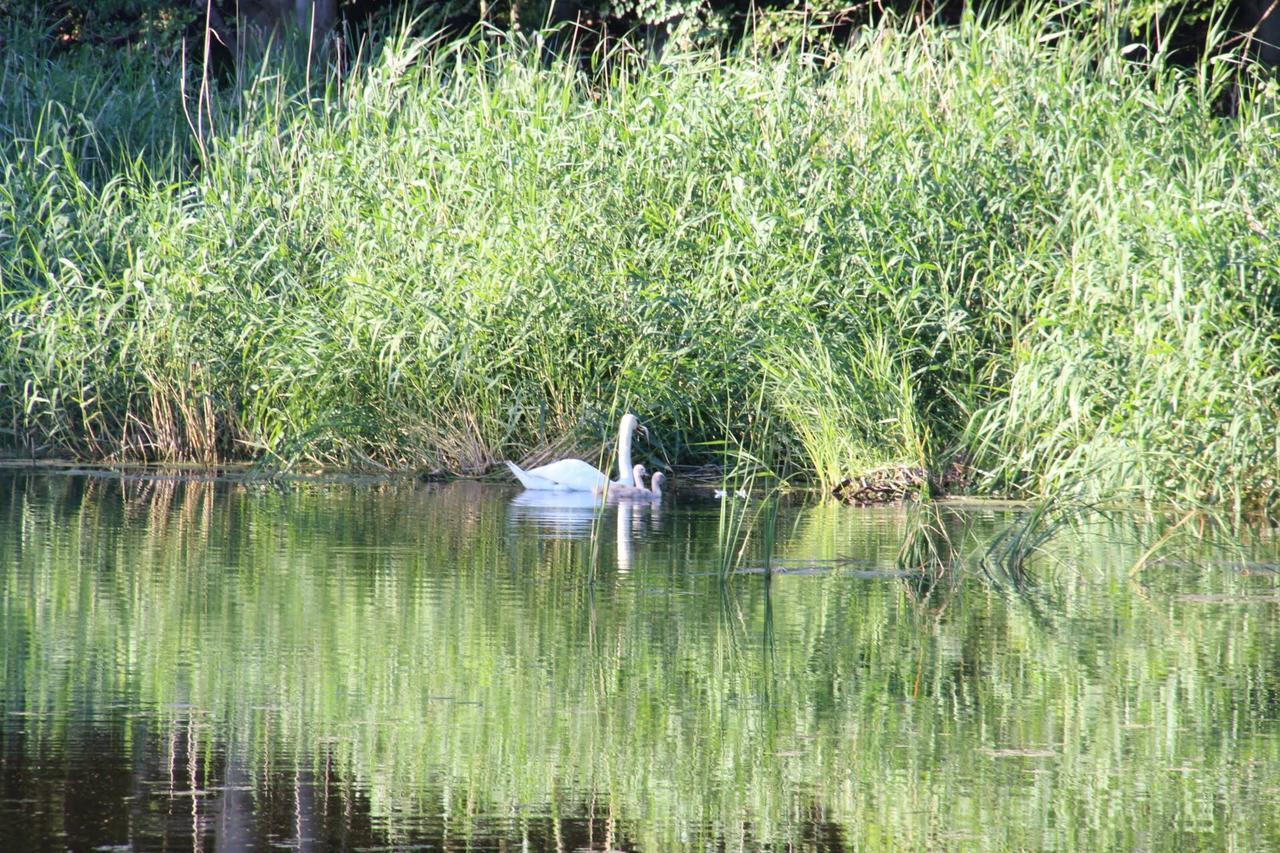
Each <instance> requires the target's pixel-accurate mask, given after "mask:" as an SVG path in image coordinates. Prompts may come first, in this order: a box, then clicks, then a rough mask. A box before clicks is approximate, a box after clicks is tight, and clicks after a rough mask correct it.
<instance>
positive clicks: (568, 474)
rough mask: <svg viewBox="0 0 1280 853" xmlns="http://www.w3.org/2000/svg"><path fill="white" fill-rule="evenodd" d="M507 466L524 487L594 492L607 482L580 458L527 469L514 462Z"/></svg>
mask: <svg viewBox="0 0 1280 853" xmlns="http://www.w3.org/2000/svg"><path fill="white" fill-rule="evenodd" d="M507 467H508V468H510V469H511V473H512V474H515V475H516V479H517V480H519V481H520V484H521V485H522V486H524V487H525V488H526V489H539V490H553V491H559V492H594V491H598V490H600V489H603V488H604V487H605V485H606V484H607V483H608V482H609V478H608V477H606V476H605V475H604V472H603V471H601V470H600V469H599V468H597V467H595V466H594V465H590V464H588V463H586V462H583V461H582V460H581V459H561V460H559V461H558V462H551V463H549V464H547V465H540V466H539V467H537V468H530V469H529V470H528V471H525V470H523V469H522V468H521V467H520V466H519V465H517V464H515V463H514V462H508V463H507Z"/></svg>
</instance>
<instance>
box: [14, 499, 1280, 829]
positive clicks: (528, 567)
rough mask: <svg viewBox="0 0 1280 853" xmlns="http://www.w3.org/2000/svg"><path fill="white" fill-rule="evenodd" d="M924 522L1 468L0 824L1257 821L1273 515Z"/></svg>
mask: <svg viewBox="0 0 1280 853" xmlns="http://www.w3.org/2000/svg"><path fill="white" fill-rule="evenodd" d="M941 518H942V522H941V523H942V526H943V527H944V528H945V529H946V531H947V534H948V538H949V539H950V541H952V543H953V544H954V545H955V546H956V547H955V548H954V550H953V552H952V553H951V555H950V558H949V559H948V560H947V561H944V563H943V564H942V565H943V567H944V570H943V571H941V572H934V573H925V572H907V573H900V572H898V571H897V570H896V568H895V556H896V555H897V553H898V551H899V548H900V546H901V545H902V543H903V541H904V539H906V538H907V537H908V536H909V535H911V531H912V529H913V527H912V525H913V524H914V523H915V521H914V520H913V517H912V515H911V513H910V512H909V511H908V510H905V509H903V508H900V507H899V508H885V509H875V510H857V509H848V508H842V507H836V506H808V507H801V506H798V507H791V508H786V509H784V510H782V512H781V513H780V514H779V516H778V518H777V523H776V545H775V546H774V548H773V550H772V552H771V556H772V559H773V561H774V562H773V565H774V566H775V567H777V568H780V569H781V571H780V572H778V573H775V574H773V575H772V576H771V577H770V576H768V575H766V574H765V573H764V572H763V571H762V567H763V561H764V558H765V553H764V548H765V546H764V544H763V541H764V539H765V538H766V537H765V536H764V535H763V531H762V526H761V525H757V526H756V527H755V528H754V529H753V533H752V538H751V539H750V540H748V541H747V543H746V547H745V549H743V548H741V543H739V544H738V545H737V546H735V550H742V553H743V554H744V556H743V559H742V563H741V566H742V568H743V569H745V570H746V571H744V572H743V573H741V574H739V575H738V576H736V577H734V578H733V579H732V580H731V581H730V582H729V583H722V582H721V581H720V580H719V578H718V574H717V573H718V569H719V566H720V565H721V560H722V554H723V550H724V549H723V548H722V546H721V544H720V541H719V538H718V532H717V531H718V529H719V527H720V524H719V522H720V508H719V506H718V505H716V504H715V503H712V502H697V501H691V500H687V499H685V500H680V501H669V502H668V503H667V504H666V505H664V506H662V507H661V508H651V507H648V506H626V505H624V506H620V507H614V508H609V509H607V510H605V511H604V513H603V514H602V515H599V516H598V517H597V516H596V515H594V514H593V513H592V511H591V510H590V509H586V508H573V507H550V506H541V505H538V504H537V503H532V502H530V501H529V499H528V498H527V497H525V498H521V497H519V496H518V495H517V494H516V493H515V492H513V491H512V490H509V489H503V488H499V487H485V486H477V485H472V484H454V485H449V486H421V485H419V486H413V485H406V484H402V485H308V486H294V487H290V488H289V489H287V490H284V491H279V490H275V489H272V488H268V487H262V486H246V485H243V484H235V483H230V482H185V483H184V482H176V481H166V480H122V479H120V478H111V477H100V476H99V477H75V476H29V475H5V476H0V666H2V667H3V689H2V690H0V848H3V849H5V850H48V849H73V850H93V849H137V850H161V849H163V850H188V849H199V850H244V849H258V850H267V849H272V848H298V849H338V848H346V849H388V848H397V849H410V848H417V849H427V850H430V849H448V850H472V849H474V850H489V849H493V850H565V851H572V850H579V849H591V850H613V849H623V850H650V851H663V850H678V849H698V850H722V849H723V850H739V849H746V850H758V849H776V850H844V849H859V850H861V849H948V850H950V849H996V850H1015V849H1062V850H1088V849H1103V848H1111V849H1125V850H1131V849H1147V850H1169V849H1179V848H1188V849H1191V848H1215V849H1216V848H1229V849H1277V848H1280V808H1278V807H1277V804H1280V542H1278V541H1277V534H1276V531H1275V530H1274V529H1271V530H1267V529H1263V530H1259V531H1254V532H1253V533H1252V534H1250V535H1249V536H1246V537H1242V538H1243V539H1244V540H1245V541H1244V543H1242V542H1241V538H1235V539H1234V540H1232V541H1225V542H1224V541H1217V542H1207V543H1199V544H1188V543H1182V544H1179V542H1180V537H1179V536H1172V537H1171V538H1170V539H1169V542H1170V543H1171V544H1170V547H1168V548H1164V549H1162V550H1160V551H1159V552H1157V553H1155V554H1153V555H1152V557H1151V558H1150V559H1149V560H1148V561H1147V562H1146V564H1145V566H1144V567H1142V568H1141V569H1140V571H1138V572H1137V573H1136V574H1134V576H1133V577H1130V574H1131V568H1132V567H1133V566H1134V565H1135V563H1138V562H1139V560H1140V558H1141V557H1142V555H1143V554H1144V552H1146V551H1147V549H1148V548H1149V546H1150V545H1151V544H1152V543H1154V542H1155V541H1157V540H1158V539H1160V538H1161V536H1162V535H1163V534H1164V533H1166V532H1167V531H1168V530H1169V528H1170V526H1171V522H1169V521H1164V522H1161V521H1158V520H1156V521H1148V522H1141V521H1138V520H1135V519H1133V518H1115V517H1113V518H1109V519H1107V518H1097V519H1092V520H1089V521H1087V522H1082V523H1081V524H1079V525H1078V526H1077V527H1076V528H1075V529H1070V530H1065V531H1063V532H1062V533H1060V534H1059V535H1058V536H1057V537H1056V538H1055V539H1053V540H1052V541H1051V542H1050V543H1049V544H1048V545H1047V546H1046V547H1045V549H1044V551H1043V552H1042V553H1040V554H1038V555H1036V556H1035V557H1033V558H1032V559H1031V560H1030V561H1029V562H1028V563H1027V565H1026V569H1025V573H1023V574H1015V575H1010V574H1008V573H1006V572H1002V571H1001V570H1000V568H999V566H998V565H996V564H994V563H991V562H989V563H988V564H986V566H985V567H984V566H983V565H982V564H981V562H980V561H979V560H978V559H977V557H979V556H981V554H982V553H984V552H985V550H986V549H987V548H989V546H990V543H991V542H993V541H996V540H997V538H998V537H999V536H1000V535H1001V533H1002V532H1005V531H1010V530H1017V529H1018V525H1020V524H1025V522H1026V518H1027V515H1026V513H1023V512H1018V511H1014V510H1007V509H993V508H980V507H979V508H970V509H962V508H948V509H946V510H944V511H943V512H942V516H941ZM1005 541H1008V537H1006V540H1005Z"/></svg>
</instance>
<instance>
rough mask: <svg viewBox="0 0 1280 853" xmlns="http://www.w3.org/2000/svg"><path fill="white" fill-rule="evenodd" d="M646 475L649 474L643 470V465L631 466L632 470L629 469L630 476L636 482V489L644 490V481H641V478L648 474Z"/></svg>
mask: <svg viewBox="0 0 1280 853" xmlns="http://www.w3.org/2000/svg"><path fill="white" fill-rule="evenodd" d="M648 473H649V472H648V471H646V470H645V468H644V466H643V465H633V466H632V468H631V476H632V477H634V478H635V481H636V488H638V489H643V488H644V480H643V479H642V478H643V477H644V475H645V474H648Z"/></svg>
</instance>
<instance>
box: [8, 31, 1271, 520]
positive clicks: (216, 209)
mask: <svg viewBox="0 0 1280 853" xmlns="http://www.w3.org/2000/svg"><path fill="white" fill-rule="evenodd" d="M6 26H8V27H9V30H7V31H6V39H7V43H9V44H23V45H25V46H24V47H23V48H22V49H21V50H18V51H8V52H6V56H5V59H4V61H3V72H2V76H0V86H2V87H3V89H2V91H3V94H4V97H3V106H0V124H3V125H4V126H5V127H6V128H11V129H12V130H13V132H12V133H10V134H6V135H5V136H4V140H3V141H0V168H2V169H3V170H4V174H5V176H6V177H5V181H4V182H3V186H2V187H0V314H2V315H3V317H4V324H5V326H6V328H7V329H8V334H6V335H5V336H4V338H3V340H0V390H2V391H3V394H0V400H3V402H0V425H2V427H3V429H4V432H3V433H0V441H3V442H4V443H5V444H7V445H8V446H9V447H11V448H12V449H14V450H20V451H22V452H33V453H45V454H50V453H53V454H64V455H66V454H70V455H76V456H81V457H90V458H126V457H135V458H136V457H141V458H146V459H175V460H176V459H184V460H191V459H194V460H204V461H215V460H221V459H228V458H244V457H248V458H255V459H265V460H273V459H279V460H297V461H302V462H307V463H322V464H333V463H337V464H354V465H378V466H391V467H409V466H421V467H428V468H432V469H435V468H447V469H450V470H454V471H461V472H474V471H481V470H484V469H486V468H487V467H488V466H489V465H491V464H492V463H493V462H494V461H495V460H497V459H501V458H523V457H526V456H529V455H532V454H536V453H538V452H539V451H545V449H546V448H549V447H557V448H563V449H564V450H565V452H586V451H588V450H589V449H590V447H591V446H592V443H591V439H592V436H594V435H598V434H599V433H600V432H601V431H602V430H603V429H604V425H605V424H606V423H607V421H608V413H607V412H606V406H604V405H602V404H601V401H605V400H609V401H613V400H621V401H623V403H624V405H625V406H626V407H627V408H629V409H632V410H634V411H636V412H637V413H638V414H640V415H641V416H642V417H643V418H645V419H646V420H648V421H650V422H651V423H652V424H653V425H654V426H656V427H657V428H658V429H659V430H660V432H661V433H662V435H663V436H664V447H665V449H666V450H667V452H669V453H670V455H671V458H672V459H673V460H676V461H681V460H690V459H699V458H700V459H702V460H706V459H708V458H710V457H712V456H713V453H712V452H711V451H710V449H709V448H710V447H711V446H712V445H711V442H714V441H719V440H721V439H722V438H723V437H724V436H725V435H726V434H727V435H730V436H733V437H735V440H744V439H745V437H746V436H747V434H748V433H749V432H750V430H751V429H752V423H751V421H750V420H749V419H748V415H749V414H750V412H751V411H752V407H750V406H744V405H741V402H740V401H742V400H747V399H755V395H756V394H757V393H759V389H761V388H763V389H764V391H763V397H761V398H760V399H761V401H762V402H761V407H760V410H761V411H763V412H767V413H768V414H769V416H770V417H771V418H773V420H774V423H775V425H776V429H775V430H774V432H773V435H774V436H775V438H776V442H775V445H774V447H773V449H772V451H771V452H772V454H773V456H774V457H775V459H776V467H777V469H778V470H779V471H780V472H781V473H783V474H784V475H785V476H790V475H793V474H802V475H805V476H807V477H809V478H812V479H813V480H816V481H818V482H819V483H828V484H829V483H831V482H833V481H838V480H839V479H840V478H841V477H843V476H849V475H857V474H859V473H863V472H864V471H865V470H867V469H869V468H875V467H878V466H883V465H888V464H911V465H920V464H925V465H930V466H932V465H936V464H938V461H939V460H943V459H947V458H952V457H956V458H962V459H966V460H968V461H969V462H970V463H972V464H973V465H974V467H975V472H976V485H977V488H979V489H981V490H984V491H992V492H1004V493H1016V494H1025V495H1032V496H1034V495H1040V496H1044V495H1050V494H1054V493H1057V492H1061V491H1064V490H1068V491H1072V492H1073V493H1074V491H1075V487H1076V484H1077V483H1078V482H1084V483H1086V484H1087V486H1088V489H1090V490H1092V492H1093V495H1092V497H1098V498H1101V497H1112V498H1117V497H1119V498H1126V499H1127V498H1137V499H1143V500H1151V501H1174V502H1178V503H1188V504H1204V503H1210V504H1217V505H1221V506H1229V507H1235V508H1238V509H1240V510H1244V509H1248V508H1253V507H1260V506H1262V507H1265V506H1274V505H1275V503H1276V501H1277V500H1278V499H1280V498H1278V494H1280V486H1278V485H1277V480H1278V478H1277V473H1276V472H1277V469H1278V467H1280V446H1278V445H1277V442H1276V439H1275V436H1276V435H1277V434H1280V407H1278V406H1277V404H1276V402H1275V400H1276V399H1277V394H1276V390H1277V389H1276V386H1275V382H1276V380H1275V377H1276V376H1277V375H1280V370H1277V367H1278V366H1280V355H1278V352H1280V351H1278V350H1277V333H1276V328H1277V325H1276V324H1277V306H1280V301H1278V297H1277V293H1280V291H1277V285H1276V283H1275V282H1276V280H1277V277H1276V275H1275V271H1276V269H1277V268H1280V254H1277V253H1278V252H1280V249H1277V248H1276V247H1277V246H1278V245H1280V242H1278V241H1276V240H1275V239H1274V237H1275V234H1274V233H1273V231H1274V228H1272V227H1271V226H1270V225H1269V224H1268V223H1270V222H1273V221H1276V219H1277V216H1276V215H1275V214H1276V209H1277V206H1278V202H1280V186H1278V183H1277V181H1276V180H1275V178H1274V174H1275V168H1274V167H1275V163H1274V158H1273V157H1272V156H1271V155H1270V154H1268V153H1267V152H1271V151H1274V150H1276V143H1277V142H1278V141H1280V128H1278V127H1277V121H1276V119H1275V98H1276V90H1275V87H1274V86H1268V85H1266V84H1263V83H1259V84H1258V85H1256V86H1253V87H1252V88H1248V89H1244V90H1242V92H1243V94H1242V96H1241V97H1240V98H1239V99H1238V108H1237V109H1236V111H1235V113H1234V114H1232V115H1229V116H1224V115H1219V114H1217V113H1215V107H1216V105H1217V104H1219V103H1220V96H1221V93H1222V90H1223V85H1224V81H1225V80H1226V78H1225V77H1224V76H1223V75H1224V73H1225V72H1224V71H1223V70H1222V69H1223V68H1225V67H1227V66H1228V65H1229V63H1222V62H1219V63H1216V64H1206V65H1204V66H1201V67H1198V68H1194V69H1190V70H1182V69H1177V68H1174V67H1171V66H1170V64H1169V63H1168V62H1167V59H1166V57H1164V56H1162V55H1157V56H1154V57H1149V58H1148V59H1147V60H1146V61H1143V62H1135V61H1129V60H1126V59H1125V58H1124V56H1123V55H1122V47H1123V45H1122V44H1121V43H1120V42H1118V41H1117V40H1116V39H1115V38H1114V33H1110V32H1104V31H1102V30H1097V31H1090V30H1080V31H1072V30H1064V29H1062V28H1061V26H1060V25H1059V23H1058V22H1057V21H1056V20H1055V19H1054V18H1053V17H1052V16H1051V15H1049V14H1047V13H1045V12H1043V11H1041V12H1040V13H1037V14H1033V15H1028V16H1025V17H1021V18H1008V19H1005V18H993V17H989V16H988V17H983V16H974V17H968V18H966V19H965V21H964V22H963V23H962V24H961V25H960V26H959V27H952V28H947V27H941V26H935V25H932V24H929V25H923V26H917V25H909V26H908V25H885V26H883V27H880V28H878V29H872V30H868V31H866V32H865V33H863V34H862V35H861V37H860V38H859V39H858V41H857V44H856V46H854V47H852V48H850V49H849V50H847V51H844V52H841V53H831V54H824V55H821V56H817V55H810V54H806V53H804V52H802V51H800V50H798V49H796V50H792V51H790V52H783V53H782V54H781V55H770V56H768V57H760V56H757V55H753V54H752V53H751V52H750V51H744V52H740V53H734V54H731V55H724V56H721V55H716V54H714V53H703V54H692V55H683V56H671V57H668V58H666V59H664V60H662V61H660V62H654V61H649V62H645V61H640V60H638V59H636V58H635V57H633V56H632V55H631V54H629V53H627V52H626V51H625V50H623V49H620V50H619V51H618V52H617V54H616V55H611V56H608V57H601V58H599V61H598V62H597V63H596V64H595V65H594V67H588V68H587V69H586V70H584V65H583V64H582V63H579V62H577V61H569V60H559V59H552V60H547V59H546V54H545V51H543V50H541V49H540V46H539V44H538V42H537V39H538V38H539V37H538V36H536V35H535V36H532V37H530V38H531V41H528V42H522V41H519V40H505V41H495V40H469V41H463V42H459V43H453V44H432V43H427V42H419V41H413V40H411V39H408V38H405V37H398V38H394V37H393V38H389V39H387V40H386V42H385V43H384V44H383V45H382V46H381V47H380V48H379V49H378V50H376V51H370V52H368V53H365V54H363V55H362V56H361V60H360V64H359V66H358V67H357V68H355V69H348V70H347V71H346V72H344V74H342V75H338V74H335V73H329V74H324V73H316V74H312V75H310V76H309V77H308V76H307V75H306V74H305V69H302V68H299V67H298V66H296V65H294V64H290V63H289V62H286V61H284V60H281V61H279V62H272V61H267V62H264V64H263V65H262V66H260V68H259V70H258V71H256V72H254V73H248V72H245V73H244V75H243V77H242V78H241V79H239V80H237V81H236V85H235V86H223V85H219V86H214V88H213V89H212V91H211V92H210V94H209V98H210V100H211V104H212V109H213V111H214V112H216V113H217V118H216V121H215V122H214V128H215V131H216V132H215V133H214V134H213V135H212V136H210V137H209V138H207V139H206V140H204V141H205V153H204V155H203V157H201V156H200V155H199V154H198V152H197V151H196V148H195V146H194V144H193V141H192V139H191V138H190V133H189V131H188V130H186V122H185V120H184V119H183V116H182V110H181V106H182V104H181V98H180V97H179V94H180V90H181V88H182V87H181V86H180V85H179V80H178V77H177V75H178V74H180V73H182V72H181V69H180V64H179V63H175V62H174V61H173V58H172V57H170V58H168V59H166V58H164V57H159V58H157V57H152V58H151V59H150V60H148V59H146V57H133V58H132V59H130V60H129V62H130V63H132V64H117V65H113V64H112V63H111V61H107V60H104V59H103V57H101V56H96V58H95V56H90V57H88V58H86V57H85V56H84V55H80V54H56V53H55V52H53V51H52V49H51V48H50V47H49V46H48V45H45V44H43V43H41V42H40V41H39V39H38V38H37V37H35V36H34V35H32V34H30V33H26V34H25V35H24V33H23V32H22V31H21V25H20V23H14V22H7V23H6ZM22 39H26V41H22ZM107 59H108V60H109V57H108V58H107ZM91 62H96V63H97V65H96V66H92V65H91V64H90V63H91ZM147 62H149V63H150V64H146V63H147ZM166 62H167V63H168V64H166ZM587 65H588V66H590V63H587ZM187 73H191V70H190V69H188V71H187ZM82 81H83V82H82ZM120 104H123V105H126V106H127V109H123V108H118V105H120ZM728 401H733V403H734V404H733V405H730V404H729V402H728Z"/></svg>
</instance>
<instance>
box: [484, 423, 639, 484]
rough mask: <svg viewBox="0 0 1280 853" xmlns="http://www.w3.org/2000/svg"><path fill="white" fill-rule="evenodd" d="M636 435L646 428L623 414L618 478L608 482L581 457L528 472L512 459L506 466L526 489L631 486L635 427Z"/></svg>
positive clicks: (604, 475)
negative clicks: (637, 431) (632, 437)
mask: <svg viewBox="0 0 1280 853" xmlns="http://www.w3.org/2000/svg"><path fill="white" fill-rule="evenodd" d="M637 429H638V430H640V434H641V435H644V436H648V435H649V431H648V430H647V429H645V428H644V425H643V424H641V423H640V421H639V420H637V419H636V416H635V415H633V414H631V413H629V412H628V413H627V414H625V415H623V416H622V420H621V422H619V424H618V481H617V483H611V482H610V481H609V477H608V475H607V474H605V473H604V472H603V471H601V470H600V469H599V468H597V467H596V466H594V465H591V464H589V463H587V462H583V461H582V460H581V459H561V460H559V461H557V462H551V463H548V464H546V465H539V466H538V467H537V468H530V469H529V470H528V471H525V470H524V469H522V468H521V467H520V466H519V465H517V464H515V463H514V462H508V463H507V467H508V468H510V469H511V473H512V474H514V475H515V477H516V479H517V480H519V481H520V485H522V486H524V487H525V488H526V489H534V490H539V491H559V492H597V491H600V490H603V489H606V488H609V487H611V486H614V485H620V486H635V473H634V472H633V471H632V468H631V434H632V433H634V432H635V431H636V430H637Z"/></svg>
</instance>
